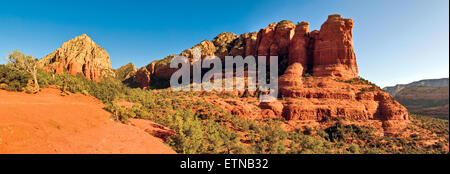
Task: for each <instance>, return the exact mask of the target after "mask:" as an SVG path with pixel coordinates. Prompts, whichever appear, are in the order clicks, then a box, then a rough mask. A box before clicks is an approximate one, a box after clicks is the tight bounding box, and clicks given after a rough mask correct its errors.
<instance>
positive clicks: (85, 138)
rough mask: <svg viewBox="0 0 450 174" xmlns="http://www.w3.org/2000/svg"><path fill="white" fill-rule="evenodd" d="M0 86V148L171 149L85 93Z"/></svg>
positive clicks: (17, 150) (11, 150)
mask: <svg viewBox="0 0 450 174" xmlns="http://www.w3.org/2000/svg"><path fill="white" fill-rule="evenodd" d="M60 93H61V92H60V90H57V89H52V88H48V89H44V90H42V91H41V92H39V94H25V93H19V92H8V91H4V90H0V154H5V153H6V154H11V153H12V154H23V153H26V154H28V153H32V154H47V153H51V154H54V153H56V154H111V153H114V154H116V153H120V154H136V153H138V154H140V153H147V154H148V153H153V154H154V153H156V154H166V153H175V152H174V151H173V150H172V149H170V148H169V147H168V146H167V145H165V144H164V143H163V141H162V140H161V139H159V138H156V137H153V136H151V135H150V134H148V133H146V132H145V131H144V130H141V129H139V128H137V127H134V126H131V125H125V124H121V123H119V122H115V121H112V120H111V119H110V113H108V112H107V111H105V110H103V107H104V105H103V104H102V102H101V101H99V100H97V99H95V98H94V97H91V96H84V95H81V94H71V95H69V96H64V97H63V96H61V95H60Z"/></svg>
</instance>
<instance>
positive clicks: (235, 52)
mask: <svg viewBox="0 0 450 174" xmlns="http://www.w3.org/2000/svg"><path fill="white" fill-rule="evenodd" d="M352 28H353V20H352V19H344V18H342V16H340V15H330V16H329V17H328V19H327V21H326V22H325V23H324V24H323V25H322V27H321V29H320V31H317V30H315V31H312V32H309V24H308V23H307V22H301V23H298V24H297V25H295V24H294V23H292V22H291V21H288V20H283V21H280V22H278V23H277V22H276V23H272V24H269V26H267V27H266V28H264V29H261V30H259V31H258V32H252V33H244V34H241V35H240V36H237V35H235V34H233V33H228V32H224V33H221V34H219V35H218V36H216V37H215V38H214V39H213V40H212V41H208V40H205V41H202V42H200V43H199V44H197V45H196V46H194V47H193V48H201V49H202V58H205V57H206V56H217V57H219V58H221V59H224V57H225V56H243V57H246V56H255V57H256V56H278V60H279V69H280V73H279V74H280V75H282V74H283V73H284V72H285V70H286V69H287V68H288V67H289V65H292V64H294V63H299V64H300V65H301V68H302V73H301V74H300V75H304V74H305V73H308V74H312V75H314V76H316V77H332V78H335V79H341V80H345V79H352V78H355V77H358V66H357V64H356V56H355V53H354V50H353V42H352ZM179 55H183V56H185V57H187V58H190V59H192V48H191V49H187V50H185V51H183V52H182V53H180V54H179ZM175 56H177V55H171V56H167V57H166V58H164V59H163V60H158V61H155V62H152V66H153V68H149V66H150V65H148V66H147V67H146V68H145V69H146V70H144V69H142V71H146V72H145V73H144V72H141V73H138V74H137V76H138V77H135V80H136V82H137V83H138V84H140V86H141V87H143V88H147V87H149V86H148V85H151V83H150V82H149V81H151V80H152V79H169V78H170V77H171V75H172V74H173V73H174V72H175V71H176V69H171V68H170V67H169V64H170V60H172V59H173V58H174V57H175ZM268 62H269V61H268ZM299 67H300V66H297V68H299ZM150 69H151V71H150ZM291 69H292V68H291ZM149 74H150V75H149ZM141 76H142V77H141ZM145 76H147V77H145ZM150 77H151V78H150ZM140 79H142V80H143V81H141V80H140Z"/></svg>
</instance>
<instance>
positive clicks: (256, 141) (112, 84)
mask: <svg viewBox="0 0 450 174" xmlns="http://www.w3.org/2000/svg"><path fill="white" fill-rule="evenodd" d="M37 77H38V78H37V79H38V81H39V85H41V86H42V87H47V86H50V85H53V86H56V87H59V88H60V89H61V90H62V94H64V93H66V91H67V92H72V93H82V94H84V95H92V96H94V97H96V98H98V99H100V100H101V101H102V102H103V103H105V104H106V107H105V110H107V111H109V112H111V113H112V114H111V115H112V118H113V119H115V120H117V121H120V122H123V123H125V124H127V123H128V122H129V119H130V118H141V119H148V120H152V121H155V122H156V123H159V124H161V125H164V126H167V127H169V128H170V129H172V130H174V131H176V134H175V135H173V136H170V137H168V138H167V139H166V143H167V144H168V145H170V146H171V147H172V148H173V149H174V150H175V151H176V152H178V153H189V154H202V153H214V154H216V153H224V154H228V153H231V154H236V153H258V154H259V153H267V154H269V153H274V154H279V153H291V154H298V153H303V154H311V153H319V154H331V153H332V154H336V153H338V154H355V153H446V150H445V149H446V148H447V149H448V130H449V128H448V120H438V119H432V118H427V117H421V116H415V115H413V116H412V122H413V123H414V125H416V126H417V127H419V128H423V129H427V130H430V131H432V132H434V133H436V134H438V135H440V136H442V137H445V136H446V137H447V138H446V140H445V141H440V142H437V143H436V144H434V145H430V146H423V145H421V144H420V143H419V142H420V141H422V140H423V139H422V138H420V136H417V135H411V136H410V137H406V138H397V137H390V136H384V137H382V136H378V135H376V134H375V133H374V132H375V130H373V129H372V128H369V127H364V126H358V125H353V124H349V125H348V124H344V123H343V122H340V120H329V121H328V123H333V122H336V123H334V125H332V126H331V127H329V128H327V129H325V130H317V129H314V128H306V129H304V130H297V131H289V132H287V131H284V130H283V129H282V125H283V121H282V120H259V121H255V120H247V119H243V118H240V117H238V116H236V115H232V114H231V113H230V112H226V111H224V110H223V109H222V108H220V107H218V106H215V105H213V104H211V103H209V102H207V101H205V100H204V98H205V95H209V94H208V93H206V94H200V93H195V92H172V91H171V90H169V89H161V90H142V89H138V88H130V87H128V86H126V85H125V84H123V83H122V82H121V81H120V80H119V79H116V78H105V79H103V80H101V81H100V82H93V81H90V80H88V79H86V78H84V77H83V75H81V74H79V75H77V76H71V75H69V74H50V73H47V72H44V71H38V74H37ZM29 80H31V77H30V76H29V75H27V74H24V73H20V72H18V71H14V70H12V69H10V68H8V67H7V66H5V65H0V87H2V88H3V89H6V90H11V91H23V90H25V89H26V87H27V84H28V81H29ZM352 83H354V82H352ZM358 83H359V82H358ZM364 83H366V82H364ZM219 97H223V98H229V97H233V98H235V97H236V96H231V95H227V94H221V95H219ZM117 101H128V102H132V103H134V105H133V106H132V107H131V108H128V109H127V108H125V107H124V106H120V105H118V104H117ZM411 129H413V128H411ZM414 129H415V128H414Z"/></svg>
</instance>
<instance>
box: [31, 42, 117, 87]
mask: <svg viewBox="0 0 450 174" xmlns="http://www.w3.org/2000/svg"><path fill="white" fill-rule="evenodd" d="M39 64H40V65H41V66H42V67H44V68H45V70H46V71H48V72H53V73H56V74H60V73H64V72H68V73H69V74H71V75H74V76H75V75H77V74H78V73H80V74H82V75H83V76H84V77H86V78H87V79H90V80H93V81H100V80H101V78H103V77H108V76H110V77H114V76H115V74H114V70H113V68H112V67H111V60H110V58H109V55H108V53H107V52H106V50H105V49H103V48H102V47H100V46H98V45H97V44H96V43H95V42H94V41H93V40H92V39H91V38H90V37H89V36H87V35H86V34H83V35H81V36H78V37H75V38H73V39H72V40H70V41H67V42H64V43H63V45H62V46H61V47H60V48H58V49H57V50H55V51H54V52H53V53H51V54H49V55H48V56H46V57H44V58H42V59H41V60H39Z"/></svg>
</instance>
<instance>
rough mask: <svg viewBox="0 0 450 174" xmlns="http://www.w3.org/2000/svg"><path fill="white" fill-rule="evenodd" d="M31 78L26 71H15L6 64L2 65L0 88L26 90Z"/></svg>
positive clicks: (0, 69) (0, 67) (0, 66)
mask: <svg viewBox="0 0 450 174" xmlns="http://www.w3.org/2000/svg"><path fill="white" fill-rule="evenodd" d="M30 79H31V77H30V75H28V74H26V73H23V72H19V71H13V70H12V69H11V68H10V67H8V66H6V65H0V89H5V90H8V91H24V90H25V89H26V87H27V84H28V80H30Z"/></svg>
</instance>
